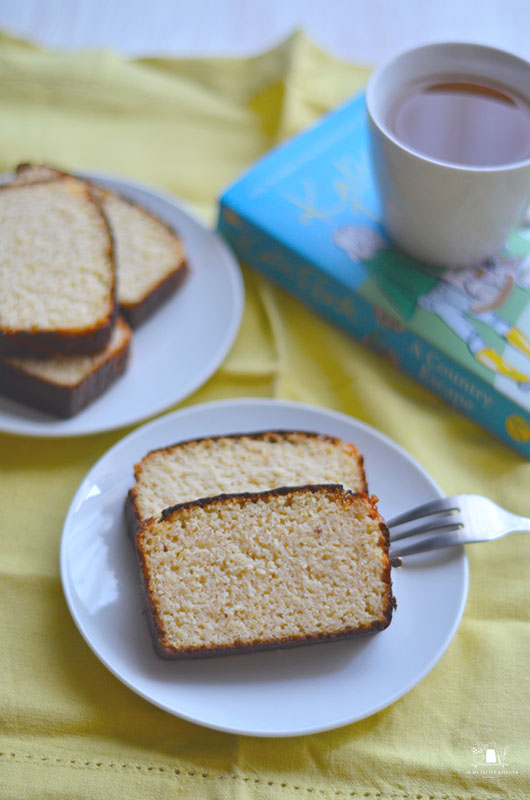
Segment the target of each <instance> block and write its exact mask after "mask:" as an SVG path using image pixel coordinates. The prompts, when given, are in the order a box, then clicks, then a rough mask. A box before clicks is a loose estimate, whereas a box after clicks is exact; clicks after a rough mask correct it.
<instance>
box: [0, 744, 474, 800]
mask: <svg viewBox="0 0 530 800" xmlns="http://www.w3.org/2000/svg"><path fill="white" fill-rule="evenodd" d="M0 759H2V761H3V762H4V763H16V764H28V763H32V764H33V765H35V766H42V767H49V766H57V767H66V768H68V769H76V770H79V769H86V770H92V771H118V772H121V773H123V772H127V771H131V772H135V773H140V774H141V773H144V774H153V773H158V774H159V775H160V776H164V777H166V776H167V778H168V779H169V778H174V777H177V778H194V779H195V778H198V779H200V780H204V781H208V780H209V781H222V782H227V781H239V782H242V783H244V784H254V785H256V786H258V785H259V786H261V787H268V788H269V789H271V790H278V789H285V790H289V791H290V790H294V791H297V792H300V793H301V794H303V793H304V792H305V793H308V794H317V795H319V796H320V797H329V798H332V797H353V798H356V797H357V798H361V797H364V798H368V800H370V798H377V800H489V798H484V796H480V797H479V796H478V795H475V794H454V793H451V794H447V793H446V792H444V793H443V794H439V793H434V794H433V793H432V792H429V793H428V794H426V793H424V792H421V791H418V790H411V791H410V792H407V791H397V792H382V791H380V790H378V789H360V790H356V789H335V788H331V789H330V788H320V787H317V786H306V785H302V784H301V783H300V782H297V783H292V782H289V781H278V780H268V779H266V778H254V777H251V776H246V775H236V774H234V773H231V774H226V775H214V774H211V773H209V772H206V771H201V770H189V769H186V768H179V767H172V766H169V765H155V764H151V765H150V764H135V763H130V762H123V761H111V762H105V761H101V760H97V761H94V760H88V759H79V758H70V759H67V758H62V757H60V756H46V755H40V756H39V755H36V754H34V753H23V754H20V753H15V752H8V753H7V752H0Z"/></svg>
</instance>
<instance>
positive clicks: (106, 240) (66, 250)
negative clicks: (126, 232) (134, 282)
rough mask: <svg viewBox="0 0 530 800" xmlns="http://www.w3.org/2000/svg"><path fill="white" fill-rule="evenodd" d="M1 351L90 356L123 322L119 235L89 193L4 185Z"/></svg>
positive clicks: (71, 185) (59, 186)
mask: <svg viewBox="0 0 530 800" xmlns="http://www.w3.org/2000/svg"><path fill="white" fill-rule="evenodd" d="M0 253H1V256H0V353H1V354H3V355H36V356H43V355H53V354H57V353H60V354H63V355H85V354H89V353H96V352H99V351H101V350H102V349H104V348H105V347H106V345H107V344H108V342H109V339H110V335H111V332H112V328H113V325H114V321H115V317H116V309H117V306H116V301H115V267H114V255H113V245H112V236H111V233H110V229H109V226H108V223H107V220H106V217H105V215H104V213H103V212H102V209H101V207H100V204H99V202H98V201H97V200H96V199H95V198H94V196H93V195H92V193H91V191H90V189H89V187H87V186H85V185H83V184H80V183H79V182H78V181H75V180H73V179H70V178H68V176H65V177H60V178H57V179H55V180H48V181H44V182H42V183H33V184H31V185H25V184H17V183H12V184H6V185H3V186H1V187H0Z"/></svg>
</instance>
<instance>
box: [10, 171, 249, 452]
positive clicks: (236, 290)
mask: <svg viewBox="0 0 530 800" xmlns="http://www.w3.org/2000/svg"><path fill="white" fill-rule="evenodd" d="M14 174H15V173H14V172H12V171H11V172H3V173H1V174H0V185H2V184H4V183H7V182H9V180H12V179H13V177H14ZM71 174H73V175H75V176H77V177H80V178H84V179H86V180H93V181H95V182H97V181H101V182H105V181H107V182H111V183H115V184H117V186H116V191H119V187H120V186H122V187H124V189H125V190H127V189H131V190H133V191H134V190H139V191H140V192H145V193H146V194H149V195H151V196H152V197H153V198H154V199H158V200H161V201H163V202H164V203H169V204H170V205H171V206H174V207H175V209H176V210H177V212H178V213H180V214H183V215H184V216H185V217H187V218H188V219H189V221H190V222H191V223H192V224H194V225H196V226H197V227H198V228H199V229H201V231H202V232H203V233H204V234H207V235H208V236H209V237H211V239H212V240H213V241H215V243H216V245H217V246H218V247H219V248H220V251H221V252H222V253H223V256H224V263H225V267H226V270H227V274H228V276H229V283H230V286H231V291H232V298H233V305H234V310H233V313H232V316H231V318H230V324H229V325H227V328H226V331H225V336H224V339H223V342H222V344H221V346H219V347H218V349H217V351H216V357H215V358H213V359H210V360H209V361H208V364H206V365H205V366H204V368H203V369H202V371H200V372H198V373H197V376H196V378H195V380H194V381H193V382H190V384H189V387H188V388H187V389H186V391H185V393H184V394H179V395H178V396H177V397H175V398H171V399H170V400H169V401H165V402H164V403H162V404H161V405H158V406H157V407H156V408H153V409H151V410H150V411H148V412H146V413H140V414H136V415H134V416H131V417H129V418H127V419H126V420H125V421H123V422H112V423H107V424H106V423H104V422H102V424H99V425H97V426H96V425H89V426H86V425H85V426H84V427H83V426H82V427H80V428H79V429H76V428H75V427H74V428H73V429H68V428H65V429H61V428H60V427H56V428H53V427H49V428H47V427H46V422H47V421H46V420H44V421H41V420H25V419H23V418H18V417H17V416H16V415H12V421H9V424H6V423H5V421H2V420H1V419H0V433H2V434H7V435H11V436H28V437H30V438H35V439H68V438H73V437H76V436H79V437H85V436H97V435H98V434H102V433H109V432H111V431H119V430H122V429H123V428H126V427H129V426H132V425H139V424H141V423H143V422H144V421H148V420H151V418H155V419H156V418H157V417H158V416H160V415H163V414H165V413H168V409H169V408H170V407H171V406H172V405H175V404H177V403H181V402H182V401H184V400H185V399H186V398H188V397H190V396H191V395H192V394H193V393H194V392H196V391H197V390H198V389H200V388H201V386H203V385H204V384H205V383H206V382H207V381H208V380H209V379H210V378H211V377H212V376H213V375H214V374H215V372H216V371H217V370H218V369H219V367H220V366H221V365H222V363H223V361H224V360H225V358H226V357H227V355H228V353H229V352H230V349H231V347H232V345H233V344H234V342H235V340H236V337H237V335H238V333H239V330H240V328H241V323H242V320H243V313H244V308H245V285H244V281H243V275H242V272H241V268H240V266H239V263H238V261H237V259H236V257H235V255H234V253H233V252H232V251H231V249H230V248H229V246H228V245H227V243H226V242H225V240H224V239H223V238H222V236H221V235H220V234H219V233H218V232H217V231H216V230H214V229H213V228H210V227H208V225H207V224H206V223H205V222H204V221H203V220H201V219H200V217H199V215H198V214H197V213H196V212H195V211H194V210H193V209H192V208H191V207H190V205H189V204H187V203H186V202H185V201H183V200H182V199H181V198H180V197H178V196H176V195H172V194H171V193H170V192H166V191H164V190H161V189H158V188H154V187H152V186H150V185H147V184H144V183H142V182H139V181H135V180H130V179H129V178H127V177H125V176H120V175H116V174H113V173H112V172H101V171H97V172H95V171H94V172H93V171H89V170H75V171H73V172H72V173H71ZM135 202H137V201H135ZM139 330H141V329H139ZM133 337H134V331H133ZM6 399H8V400H9V398H6ZM10 402H14V401H10ZM88 408H90V406H89V407H88ZM30 412H31V409H30ZM7 413H9V412H7ZM36 413H38V412H36ZM169 413H171V412H169ZM81 414H82V412H81ZM71 419H74V420H75V417H72V418H71ZM49 421H50V423H51V425H54V424H55V425H59V426H60V424H61V422H69V420H68V419H66V420H61V419H60V418H54V417H51V418H50V420H49Z"/></svg>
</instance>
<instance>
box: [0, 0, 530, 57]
mask: <svg viewBox="0 0 530 800" xmlns="http://www.w3.org/2000/svg"><path fill="white" fill-rule="evenodd" d="M0 29H1V30H3V31H4V32H6V33H11V34H13V35H16V36H18V37H20V38H24V39H28V40H30V41H34V42H37V43H39V44H42V45H45V46H48V47H51V48H59V49H64V48H66V49H70V48H94V47H96V48H110V49H113V50H117V51H119V52H122V53H124V54H128V55H137V56H141V55H176V56H195V55H199V56H200V55H214V54H215V55H250V54H255V53H258V52H261V51H263V50H265V49H267V48H269V47H271V46H273V45H274V44H276V43H278V42H280V41H281V40H282V39H284V38H285V37H286V36H288V35H289V34H290V33H292V32H293V31H294V30H296V29H303V30H304V31H305V32H306V33H307V34H308V35H309V36H310V37H311V38H312V39H313V40H314V41H315V42H317V43H318V44H320V45H321V46H323V47H324V48H325V49H327V50H328V51H330V52H332V53H333V54H335V55H336V56H338V57H340V58H343V59H347V60H350V61H354V62H360V63H365V64H374V63H376V62H378V61H379V60H381V59H382V58H385V57H387V56H388V55H390V54H391V53H393V52H395V51H396V50H400V49H402V48H404V47H408V46H411V45H414V44H420V43H423V42H426V41H433V40H441V39H460V40H468V41H476V42H483V43H486V44H491V45H495V46H498V47H504V48H506V49H509V50H511V51H513V52H515V53H518V54H519V55H523V56H525V57H527V58H530V0H0Z"/></svg>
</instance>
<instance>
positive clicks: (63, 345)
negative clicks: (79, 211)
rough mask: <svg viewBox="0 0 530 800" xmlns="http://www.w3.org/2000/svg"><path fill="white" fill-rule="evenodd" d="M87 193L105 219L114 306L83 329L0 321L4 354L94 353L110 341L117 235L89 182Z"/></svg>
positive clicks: (113, 297)
mask: <svg viewBox="0 0 530 800" xmlns="http://www.w3.org/2000/svg"><path fill="white" fill-rule="evenodd" d="M71 179H72V178H71V176H70V175H67V174H58V175H57V176H56V177H54V178H45V179H43V180H42V181H34V182H33V183H32V184H31V185H35V184H40V183H43V184H45V183H53V182H59V181H68V180H71ZM20 185H21V184H17V183H16V182H13V183H6V184H2V185H0V191H2V192H7V191H10V190H11V191H12V190H14V189H17V188H20ZM26 185H29V184H26ZM84 190H85V197H86V199H87V200H88V201H89V202H90V203H92V204H93V205H94V206H95V207H96V208H97V209H98V212H99V214H100V216H101V219H102V221H103V223H104V227H105V231H106V235H107V239H108V244H107V247H106V251H105V257H106V259H107V260H108V265H109V267H110V269H111V272H112V275H113V281H112V286H111V292H110V294H111V308H110V310H109V312H108V314H106V315H105V316H104V317H102V318H101V320H100V321H99V322H98V323H96V324H94V325H90V326H87V327H84V328H79V329H71V328H70V329H66V330H65V329H61V328H57V329H56V330H51V331H39V330H26V331H18V330H17V331H14V330H12V329H10V328H9V327H4V326H1V325H0V355H6V356H21V357H24V356H27V357H31V358H52V357H53V356H54V355H66V356H77V355H94V354H96V353H100V352H101V351H102V350H104V349H105V347H106V346H107V345H108V343H109V341H110V337H111V335H112V329H113V327H114V324H115V322H116V319H117V316H118V305H117V302H116V269H115V264H114V239H113V236H112V230H111V227H110V225H109V222H108V219H107V216H106V214H105V212H104V211H103V208H102V206H101V203H100V202H99V200H98V199H97V198H96V197H95V196H94V193H93V192H92V191H91V189H90V187H89V186H88V185H86V186H84Z"/></svg>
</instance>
